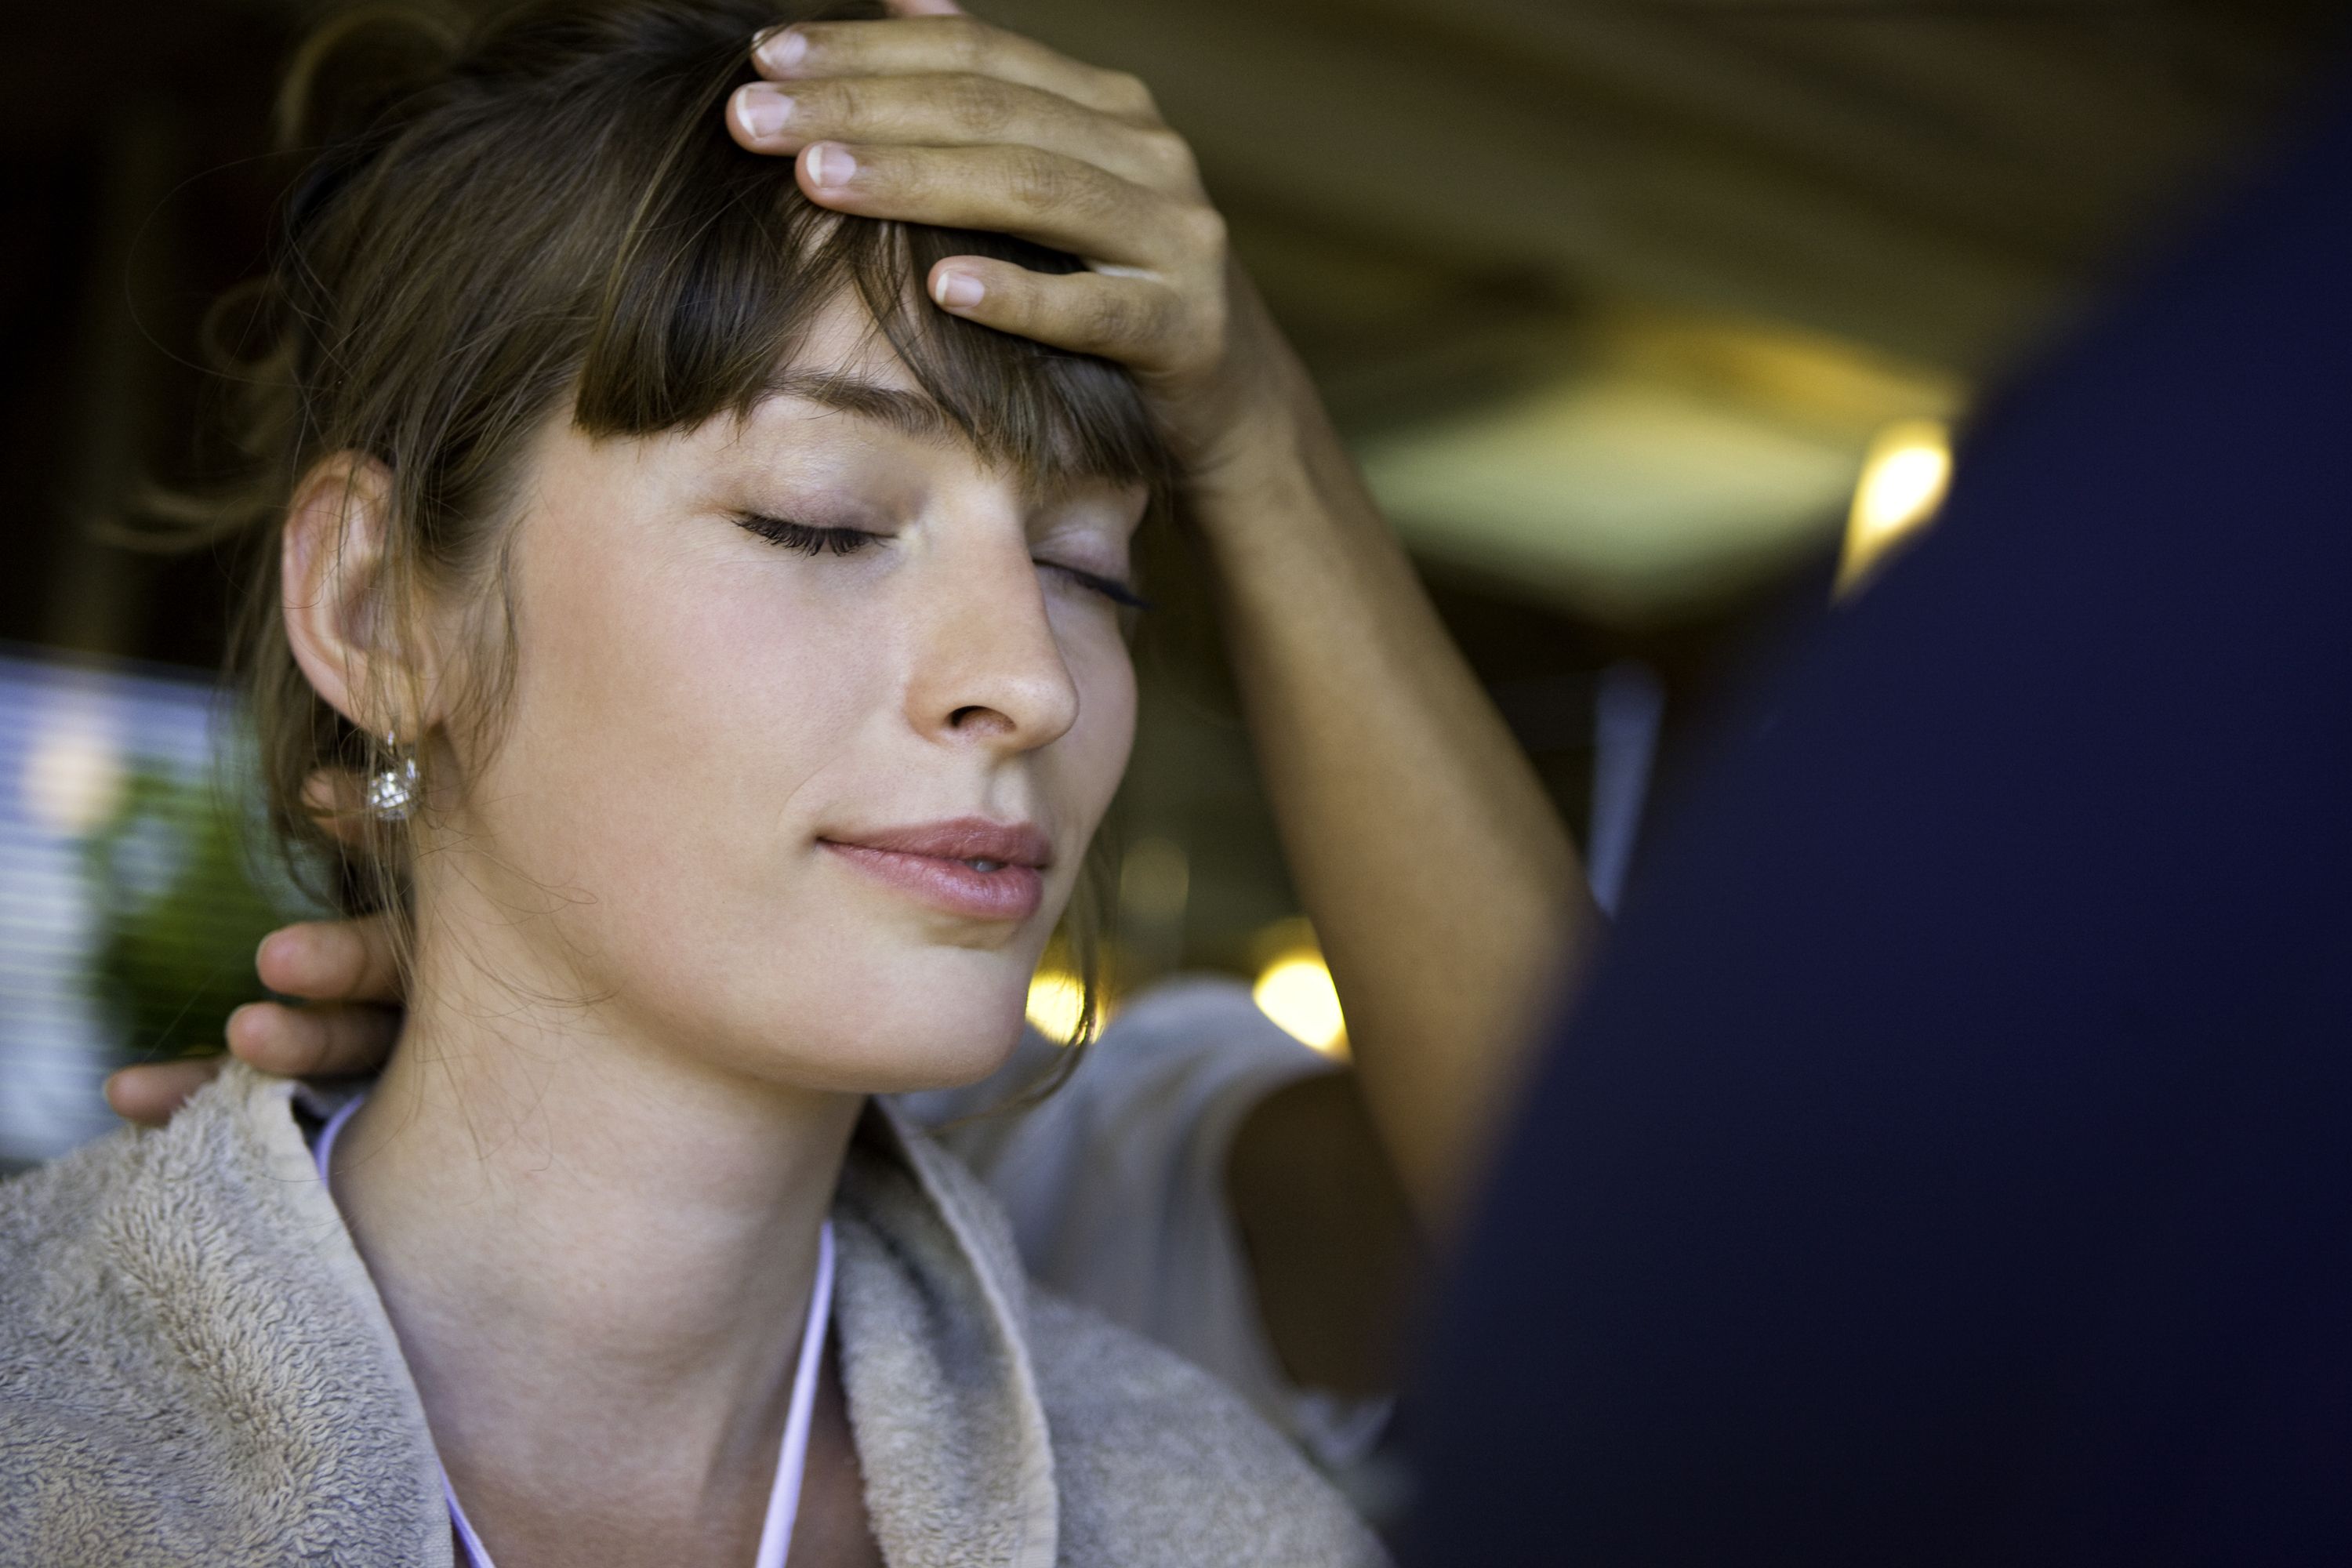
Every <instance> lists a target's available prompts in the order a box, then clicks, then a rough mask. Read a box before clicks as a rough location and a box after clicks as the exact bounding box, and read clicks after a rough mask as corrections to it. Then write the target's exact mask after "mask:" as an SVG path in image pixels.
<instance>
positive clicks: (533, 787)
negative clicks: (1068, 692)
mask: <svg viewBox="0 0 2352 1568" xmlns="http://www.w3.org/2000/svg"><path fill="white" fill-rule="evenodd" d="M605 544H606V542H603V541H599V542H596V546H597V547H590V542H587V541H579V542H576V545H577V547H575V548H572V549H567V550H563V551H544V552H538V553H537V554H536V555H535V556H533V555H524V554H523V552H519V555H523V558H522V559H520V560H519V561H518V567H517V570H518V583H517V592H516V595H515V598H516V601H517V603H518V605H519V606H520V611H519V617H518V620H519V624H518V626H517V628H516V630H517V637H516V641H517V647H518V655H519V664H518V668H517V679H516V683H515V689H514V692H513V697H512V709H511V711H512V714H513V725H512V728H511V731H510V732H509V737H508V739H507V742H506V744H505V745H504V746H503V747H502V748H501V750H500V752H499V755H498V756H497V757H496V758H495V759H494V760H493V764H492V768H491V770H490V772H489V773H488V780H487V782H488V783H489V784H490V786H491V787H490V789H489V790H488V792H486V797H485V800H484V811H485V814H486V815H488V816H490V817H491V818H492V820H491V821H490V822H489V823H488V824H487V825H486V826H489V827H491V829H492V831H493V834H494V837H496V838H497V840H498V841H499V845H500V847H501V849H502V850H507V851H509V852H510V853H511V855H512V857H513V858H515V859H516V861H517V862H518V864H519V866H520V868H523V869H526V870H528V871H530V873H532V874H534V875H537V876H540V877H541V878H542V879H545V880H547V881H549V882H551V884H553V885H556V886H558V887H560V888H562V889H567V890H571V891H575V892H577V893H578V894H581V895H584V900H586V901H583V902H582V903H580V904H578V905H576V906H575V909H576V910H577V911H578V913H579V915H580V916H581V919H578V920H572V921H567V923H571V924H580V923H587V924H593V925H596V926H610V925H614V924H615V923H616V922H619V921H622V919H623V916H624V912H626V923H627V924H629V925H630V926H631V927H633V928H635V934H633V936H632V938H631V940H638V939H639V938H640V937H643V938H645V939H646V940H650V941H653V942H656V943H661V942H668V941H670V940H672V934H671V933H682V932H683V931H685V930H686V929H688V927H689V926H691V925H694V924H697V923H704V924H707V923H708V921H709V920H710V919H711V918H712V916H713V914H714V913H715V910H714V908H713V905H714V904H715V903H716V902H717V901H718V900H723V899H725V898H726V897H727V896H728V894H729V893H730V890H732V889H739V888H740V886H741V885H743V884H745V883H747V882H750V881H752V880H754V879H761V878H764V877H765V876H767V875H769V874H771V873H772V870H773V868H772V866H769V865H767V864H766V862H767V861H768V860H769V859H770V858H772V856H773V854H775V853H777V852H779V851H780V850H781V849H782V847H783V846H782V839H783V838H784V837H785V835H784V834H783V833H782V831H781V826H780V825H781V824H782V820H783V819H784V818H785V817H786V816H788V815H789V813H790V810H791V806H792V803H793V800H794V799H795V797H796V796H797V795H800V794H801V792H802V791H803V786H805V785H806V784H808V783H809V781H810V780H811V779H812V778H813V777H814V775H816V774H817V773H820V772H821V771H822V770H823V769H824V767H825V765H826V764H827V763H828V762H829V761H830V760H831V759H833V758H835V757H837V756H839V755H841V754H843V753H844V752H846V751H848V750H849V749H850V748H851V747H852V746H853V745H854V741H855V736H856V732H857V731H858V728H859V726H860V724H861V722H862V721H863V718H864V716H865V715H866V712H867V711H868V710H871V709H872V708H873V706H874V705H875V703H876V701H877V693H876V692H874V691H872V690H869V689H866V688H867V687H868V686H870V685H871V684H873V682H874V681H875V679H876V676H875V674H874V671H875V670H876V668H877V661H876V660H873V659H871V658H859V657H857V655H858V652H859V644H860V636H859V631H860V628H858V627H856V626H851V625H847V624H845V623H844V621H843V618H842V617H841V616H839V615H837V614H835V615H828V614H827V613H825V611H824V608H823V607H822V606H804V605H786V604H780V603H779V600H778V595H777V594H776V592H775V589H774V584H773V581H772V579H771V578H769V577H766V576H764V575H762V574H759V573H756V572H752V573H742V572H733V573H730V572H725V571H714V570H710V569H709V563H707V562H698V561H697V560H696V559H694V557H693V555H692V553H691V552H686V551H681V550H677V549H671V550H664V549H661V548H658V547H657V545H656V547H652V548H648V547H646V546H647V542H646V541H643V540H634V541H633V540H631V539H629V538H626V537H624V538H622V539H621V540H619V541H616V542H611V547H610V548H606V547H604V545H605ZM633 544H635V546H637V547H636V548H631V546H632V545H633ZM591 910H593V911H595V912H594V913H593V917H591V916H590V915H589V913H588V911H591ZM679 940H682V937H681V938H679Z"/></svg>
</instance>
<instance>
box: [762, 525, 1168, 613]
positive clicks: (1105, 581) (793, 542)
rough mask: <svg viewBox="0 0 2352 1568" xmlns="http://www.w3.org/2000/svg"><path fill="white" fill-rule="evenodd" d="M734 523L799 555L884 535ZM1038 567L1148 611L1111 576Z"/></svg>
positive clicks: (853, 549) (848, 548)
mask: <svg viewBox="0 0 2352 1568" xmlns="http://www.w3.org/2000/svg"><path fill="white" fill-rule="evenodd" d="M736 521H738V522H740V523H741V524H742V525H743V527H745V528H746V529H748V530H750V531H751V532H753V533H756V534H758V535H759V536H760V537H761V539H764V540H766V541H767V542H769V543H771V544H776V545H781V546H782V547H783V548H784V549H786V550H790V551H793V552H797V553H799V554H802V555H855V554H856V553H857V552H859V551H861V550H864V549H865V548H866V547H867V546H868V545H872V544H878V543H880V542H882V541H883V540H884V539H885V538H886V537H887V535H884V534H879V533H868V532H866V531H865V530H864V529H862V528H815V527H812V526H811V525H809V524H808V523H805V522H794V521H791V520H790V519H789V518H782V517H767V516H763V515H761V514H760V513H757V512H747V513H745V514H744V515H742V516H741V517H739V518H737V519H736ZM1037 564H1038V565H1040V566H1043V567H1045V569H1046V570H1047V571H1049V572H1059V573H1060V574H1062V575H1063V576H1065V577H1067V578H1068V579H1069V580H1070V581H1072V582H1073V583H1076V584H1077V585H1078V586H1079V587H1081V588H1087V589H1091V590H1092V591H1094V592H1095V593H1097V594H1100V595H1102V596H1103V597H1104V598H1106V599H1108V600H1109V601H1110V602H1111V603H1112V604H1114V605H1118V606H1119V607H1120V608H1121V609H1127V610H1148V609H1150V607H1151V602H1150V600H1148V599H1146V598H1145V597H1144V596H1143V595H1140V594H1139V593H1137V592H1136V591H1135V590H1134V589H1132V588H1130V587H1129V586H1128V585H1127V584H1124V583H1122V582H1119V581H1118V579H1117V578H1115V577H1102V576H1097V575H1096V574H1094V573H1092V572H1084V571H1080V570H1079V569H1078V568H1077V567H1076V566H1065V565H1063V564H1062V563H1060V562H1058V561H1040V562H1038V563H1037Z"/></svg>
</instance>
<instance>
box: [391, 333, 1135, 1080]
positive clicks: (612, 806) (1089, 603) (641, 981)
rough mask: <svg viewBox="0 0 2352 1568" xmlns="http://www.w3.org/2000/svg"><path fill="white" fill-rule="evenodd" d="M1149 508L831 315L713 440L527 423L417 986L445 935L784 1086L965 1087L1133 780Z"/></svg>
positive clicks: (712, 428)
mask: <svg viewBox="0 0 2352 1568" xmlns="http://www.w3.org/2000/svg"><path fill="white" fill-rule="evenodd" d="M1143 504H1144V494H1143V491H1142V489H1140V488H1139V487H1121V486H1117V485H1113V484H1108V483H1081V484H1076V485H1074V486H1072V487H1070V488H1067V489H1062V490H1059V491H1056V492H1054V493H1046V494H1040V493H1037V492H1036V491H1035V490H1034V489H1033V488H1032V487H1031V486H1030V484H1029V483H1028V482H1026V481H1024V479H1023V478H1022V477H1021V476H1020V475H1019V474H1017V473H1013V472H1010V471H1006V470H1003V469H998V468H991V467H989V466H987V465H986V464H984V463H983V462H982V460H981V459H980V458H978V457H977V456H976V454H975V453H974V452H973V450H972V449H971V447H969V446H967V445H966V444H964V443H963V441H962V440H961V438H960V437H958V436H956V434H955V433H954V431H953V429H952V427H951V426H947V425H945V424H944V422H942V421H940V420H939V419H938V418H937V417H936V416H935V413H934V411H933V410H932V408H931V406H930V405H929V403H928V402H927V401H926V400H925V399H924V398H923V397H922V395H920V393H919V391H918V390H917V388H916V385H915V383H914V382H913V380H912V378H911V377H910V376H909V375H908V374H907V373H906V371H905V370H904V368H903V367H902V366H900V365H898V363H897V362H896V361H895V359H893V358H892V357H890V356H889V355H888V354H887V352H878V353H877V352H876V351H875V349H874V348H873V346H872V343H871V341H870V338H869V335H868V332H867V331H866V329H865V327H864V325H863V322H862V321H861V320H858V319H856V318H853V317H851V316H850V315H849V314H848V313H847V312H846V311H845V310H844V311H836V312H835V313H833V314H831V315H829V316H828V317H827V318H825V319H824V321H821V322H820V324H819V327H818V330H817V331H816V332H815V334H814V337H813V339H812V342H811V343H810V344H809V346H808V348H807V350H806V351H805V352H804V353H803V355H802V356H801V359H800V360H799V362H797V365H796V369H795V370H794V372H793V376H792V378H791V380H789V381H788V383H787V390H785V391H784V392H782V393H780V394H779V395H776V396H774V397H772V398H770V399H768V400H767V401H765V402H763V403H762V404H761V405H759V407H758V408H757V409H756V410H755V412H754V413H753V414H752V415H751V416H750V417H749V418H748V419H745V420H743V421H741V422H740V423H739V422H737V421H735V420H733V419H732V418H729V417H721V418H719V419H715V420H713V421H711V422H710V423H709V424H708V425H706V426H703V427H702V428H699V429H697V430H695V431H692V432H690V433H688V434H683V435H672V436H664V437H653V438H646V439H623V440H607V441H591V440H589V439H587V438H585V437H582V436H581V435H579V434H578V433H577V432H576V431H574V430H572V428H570V426H569V422H568V421H563V420H558V421H555V422H553V425H552V426H551V428H550V429H549V430H548V431H547V432H546V433H545V434H544V435H543V437H541V441H540V443H539V445H538V447H537V450H536V453H535V455H534V460H533V463H532V468H531V478H530V483H529V485H528V488H527V489H526V491H525V493H524V494H523V495H522V496H521V498H520V515H519V517H518V519H517V521H516V524H515V527H516V530H517V532H516V535H515V538H514V541H513V552H512V556H511V561H510V570H511V590H510V593H511V602H512V605H513V617H514V626H513V630H514V639H515V651H516V663H515V679H514V685H513V689H512V694H511V698H510V706H509V709H508V710H507V719H506V724H505V727H504V729H503V731H502V732H501V734H500V737H499V742H498V744H497V745H496V747H495V748H494V749H493V751H492V752H491V754H490V755H489V756H488V759H487V760H486V761H485V762H484V763H482V764H481V766H480V768H479V771H478V773H476V774H475V775H474V776H471V777H469V778H468V780H467V787H466V789H465V790H464V792H463V795H464V804H463V805H462V807H461V808H460V809H459V810H458V811H457V813H456V814H455V816H454V817H453V818H452V819H451V820H449V821H448V822H447V823H446V826H445V827H444V828H443V830H442V831H440V832H439V833H438V835H437V840H436V842H435V843H433V844H432V845H430V846H429V847H428V852H427V853H426V854H425V856H424V857H423V858H422V859H421V860H420V863H419V892H420V900H421V904H420V908H421V911H422V913H423V916H424V919H425V922H426V923H425V941H426V942H427V944H428V945H427V949H426V952H427V957H428V963H430V962H431V953H432V947H431V944H432V943H433V942H435V940H436V937H438V936H441V935H444V934H446V936H447V937H449V938H450V939H451V940H450V942H448V944H447V945H448V947H449V948H450V949H451V950H454V951H459V952H474V953H478V954H479V955H480V957H479V958H478V960H477V961H476V962H477V963H479V964H481V965H482V966H483V967H485V968H488V966H490V965H492V964H497V965H499V966H501V967H503V968H507V969H513V968H516V967H520V969H521V970H522V971H523V973H524V975H525V976H526V980H525V985H526V987H528V988H529V989H531V990H535V991H539V992H541V994H553V995H556V996H559V997H568V998H579V999H584V1001H585V1004H586V1006H587V1016H588V1017H591V1018H593V1024H592V1025H591V1026H592V1027H595V1028H597V1029H599V1030H600V1031H602V1032H609V1033H610V1034H611V1035H613V1037H614V1038H615V1040H616V1041H619V1042H636V1043H641V1044H646V1045H649V1046H651V1047H654V1048H657V1049H663V1050H684V1051H686V1052H688V1053H689V1054H691V1055H692V1056H693V1057H695V1058H698V1059H700V1060H703V1061H706V1062H707V1063H709V1065H711V1066H713V1067H717V1068H722V1069H724V1070H727V1071H730V1072H740V1073H746V1074H749V1075H751V1076H755V1077H759V1078H762V1079H770V1080H772V1081H776V1082H780V1083H790V1084H795V1085H802V1086H806V1087H812V1088H823V1089H854V1090H890V1089H907V1088H915V1087H923V1086H930V1085H938V1084H943V1083H951V1082H961V1081H966V1080H969V1079H973V1078H976V1077H979V1076H982V1075H984V1074H985V1073H987V1072H989V1071H991V1070H992V1069H993V1068H995V1067H996V1066H997V1065H998V1064H999V1063H1000V1062H1001V1061H1002V1059H1003V1056H1004V1054H1005V1053H1006V1052H1007V1051H1008V1050H1009V1049H1010V1048H1011V1047H1012V1044H1013V1041H1014V1040H1015V1038H1017V1037H1018V1032H1019V1028H1020V1023H1021V1017H1022V1011H1023V1005H1024V997H1025V994H1026V990H1027V985H1028V981H1029V977H1030V973H1031V972H1032V971H1033V970H1034V968H1035V966H1036V963H1037V962H1038V959H1039V956H1040V954H1041V952H1043V949H1044V947H1045V941H1046V938H1047V936H1048V934H1049V933H1050V932H1051V931H1052V929H1053V927H1054V924H1055V921H1056V919H1057V918H1058V916H1059V914H1060V912H1061V910H1062V908H1063V906H1064V904H1065V903H1066V901H1067V900H1068V898H1069V895H1070V891H1071V889H1072V886H1073V883H1074V880H1075V879H1076V877H1077V875H1078V870H1079V863H1080V860H1081V858H1082V857H1083V855H1084V852H1085V850H1086V847H1087V841H1088V839H1089V838H1090V837H1092V835H1093V833H1094V831H1095V828H1096V826H1097V824H1098V823H1099V822H1100V820H1101V818H1102V815H1103V812H1104V810H1105V809H1106V807H1107V806H1108V805H1109V802H1110V798H1111V795H1112V793H1113V791H1114V790H1115V789H1116V788H1117V786H1118V779H1119V775H1120V773H1121V772H1122V771H1123V770H1124V769H1125V767H1126V764H1127V757H1128V752H1129V743H1130V742H1131V740H1132V737H1133V732H1134V721H1135V681H1134V672H1133V668H1132V667H1131V665H1130V663H1129V657H1128V650H1127V646H1126V641H1125V638H1124V636H1123V631H1122V626H1121V622H1120V611H1119V605H1118V603H1117V602H1116V590H1117V589H1118V588H1119V587H1122V586H1123V585H1125V584H1127V583H1128V582H1129V539H1130V536H1131V535H1132V534H1133V532H1134V531H1135V527H1136V524H1137V522H1138V521H1139V518H1140V516H1141V513H1142V510H1143ZM1107 587H1108V588H1109V589H1111V590H1112V591H1110V592H1107V591H1106V588H1107ZM426 973H427V976H428V979H429V976H430V974H431V973H432V971H431V970H430V968H428V970H427V972H426ZM575 1005H576V1004H575Z"/></svg>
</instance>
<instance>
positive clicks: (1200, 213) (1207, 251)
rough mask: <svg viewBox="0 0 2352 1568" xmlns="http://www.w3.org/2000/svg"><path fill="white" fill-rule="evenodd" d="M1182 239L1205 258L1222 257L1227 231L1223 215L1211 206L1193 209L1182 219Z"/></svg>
mask: <svg viewBox="0 0 2352 1568" xmlns="http://www.w3.org/2000/svg"><path fill="white" fill-rule="evenodd" d="M1184 230H1185V234H1184V237H1185V239H1186V240H1187V241H1188V242H1189V243H1190V244H1191V245H1192V247H1193V248H1194V249H1196V250H1198V251H1200V252H1201V253H1202V254H1203V255H1205V256H1223V254H1224V251H1225V246H1226V243H1227V241H1228V238H1229V237H1230V236H1229V231H1228V229H1227V227H1226V225H1225V215H1224V214H1223V213H1221V212H1219V211H1218V210H1217V209H1216V208H1214V207H1213V206H1207V205H1202V206H1197V207H1194V208H1192V210H1191V212H1190V213H1189V214H1188V215H1187V216H1185V219H1184Z"/></svg>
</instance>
